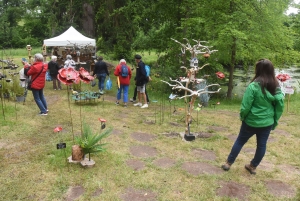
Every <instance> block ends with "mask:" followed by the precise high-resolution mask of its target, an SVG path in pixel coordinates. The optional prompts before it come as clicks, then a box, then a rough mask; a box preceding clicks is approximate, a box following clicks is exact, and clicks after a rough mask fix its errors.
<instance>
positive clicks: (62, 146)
mask: <svg viewBox="0 0 300 201" xmlns="http://www.w3.org/2000/svg"><path fill="white" fill-rule="evenodd" d="M66 147H67V145H66V143H64V142H61V143H58V144H56V148H57V149H64V148H66Z"/></svg>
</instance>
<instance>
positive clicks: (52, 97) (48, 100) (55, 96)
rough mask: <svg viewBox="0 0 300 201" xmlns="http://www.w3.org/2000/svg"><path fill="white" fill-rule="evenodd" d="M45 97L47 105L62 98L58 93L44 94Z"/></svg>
mask: <svg viewBox="0 0 300 201" xmlns="http://www.w3.org/2000/svg"><path fill="white" fill-rule="evenodd" d="M45 98H46V100H47V104H48V105H53V104H55V103H57V102H58V101H59V100H61V99H62V98H61V96H59V95H53V96H46V97H45Z"/></svg>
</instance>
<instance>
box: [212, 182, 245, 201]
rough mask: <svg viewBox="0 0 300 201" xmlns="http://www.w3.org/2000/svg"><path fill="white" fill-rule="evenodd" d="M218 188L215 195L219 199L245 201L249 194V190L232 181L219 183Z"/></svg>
mask: <svg viewBox="0 0 300 201" xmlns="http://www.w3.org/2000/svg"><path fill="white" fill-rule="evenodd" d="M219 185H220V187H219V188H218V189H217V191H216V194H217V195H218V196H221V197H225V196H226V197H230V198H233V199H238V200H247V199H246V197H247V195H248V194H250V188H249V187H248V186H246V185H244V184H241V183H237V182H233V181H228V182H226V181H221V182H219Z"/></svg>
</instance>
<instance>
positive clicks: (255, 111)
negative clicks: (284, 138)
mask: <svg viewBox="0 0 300 201" xmlns="http://www.w3.org/2000/svg"><path fill="white" fill-rule="evenodd" d="M265 92H266V94H263V92H262V90H261V87H260V84H259V83H258V82H252V83H250V84H249V86H248V87H247V89H246V92H245V94H244V96H243V100H242V104H241V110H240V119H241V120H242V121H244V122H245V123H246V124H247V125H249V126H252V127H255V128H259V127H266V126H271V125H273V128H272V130H274V129H275V127H276V126H277V125H278V120H279V118H280V116H281V114H282V112H283V106H284V95H283V93H282V92H281V89H280V88H277V89H276V94H275V95H274V96H273V95H272V94H271V93H270V92H269V91H268V90H265Z"/></svg>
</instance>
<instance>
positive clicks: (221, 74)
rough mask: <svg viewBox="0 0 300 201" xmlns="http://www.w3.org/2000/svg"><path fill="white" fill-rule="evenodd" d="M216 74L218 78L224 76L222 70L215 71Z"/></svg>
mask: <svg viewBox="0 0 300 201" xmlns="http://www.w3.org/2000/svg"><path fill="white" fill-rule="evenodd" d="M216 75H217V77H218V78H219V79H223V78H224V77H225V75H224V73H222V72H220V71H219V72H216Z"/></svg>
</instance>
